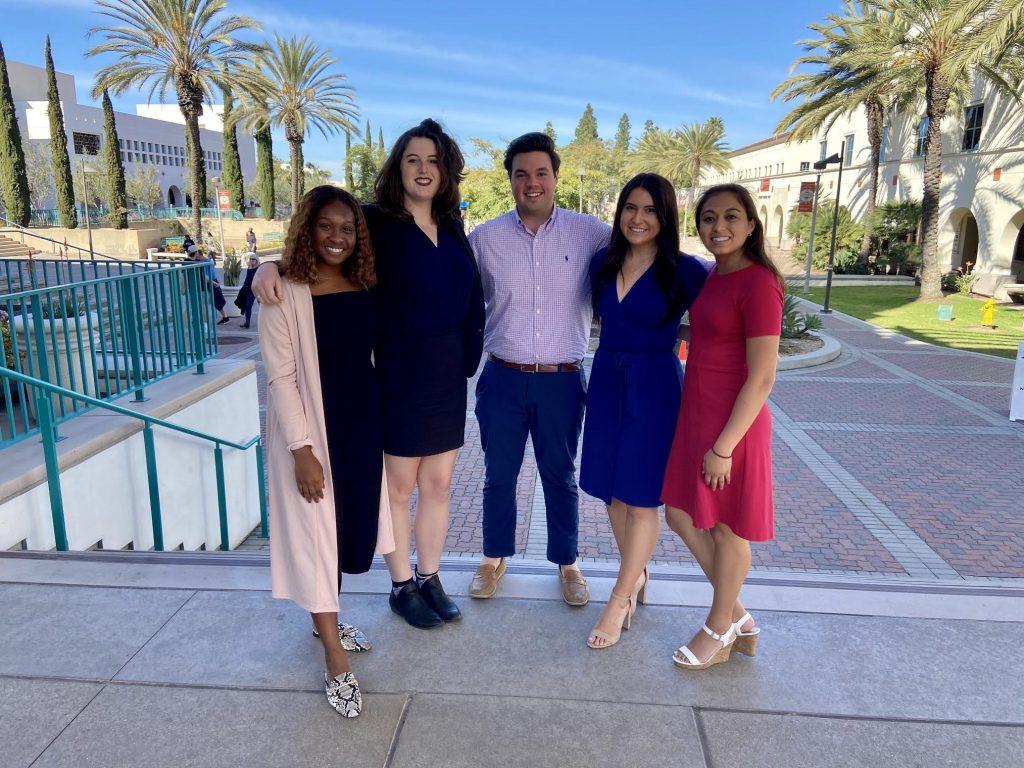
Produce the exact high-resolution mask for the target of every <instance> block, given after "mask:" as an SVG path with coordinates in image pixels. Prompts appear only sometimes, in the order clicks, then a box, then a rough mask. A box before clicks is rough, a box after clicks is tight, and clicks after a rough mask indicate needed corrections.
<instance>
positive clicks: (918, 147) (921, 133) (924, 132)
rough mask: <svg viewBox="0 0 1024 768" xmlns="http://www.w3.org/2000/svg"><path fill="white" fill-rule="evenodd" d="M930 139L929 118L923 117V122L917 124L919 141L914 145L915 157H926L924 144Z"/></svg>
mask: <svg viewBox="0 0 1024 768" xmlns="http://www.w3.org/2000/svg"><path fill="white" fill-rule="evenodd" d="M927 139H928V118H927V117H922V118H921V122H920V123H918V124H917V141H916V142H915V144H914V157H921V156H923V155H924V143H925V141H927Z"/></svg>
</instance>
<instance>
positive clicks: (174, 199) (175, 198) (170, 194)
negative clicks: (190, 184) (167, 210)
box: [167, 185, 182, 208]
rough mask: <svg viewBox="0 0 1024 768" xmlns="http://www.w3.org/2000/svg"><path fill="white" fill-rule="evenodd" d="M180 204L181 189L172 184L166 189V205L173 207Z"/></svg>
mask: <svg viewBox="0 0 1024 768" xmlns="http://www.w3.org/2000/svg"><path fill="white" fill-rule="evenodd" d="M181 204H182V199H181V190H180V189H178V188H177V187H175V186H173V185H172V186H171V187H170V188H169V189H168V190H167V205H169V206H170V207H171V208H174V207H176V206H179V205H181Z"/></svg>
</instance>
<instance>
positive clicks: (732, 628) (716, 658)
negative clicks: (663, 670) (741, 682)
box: [672, 624, 736, 670]
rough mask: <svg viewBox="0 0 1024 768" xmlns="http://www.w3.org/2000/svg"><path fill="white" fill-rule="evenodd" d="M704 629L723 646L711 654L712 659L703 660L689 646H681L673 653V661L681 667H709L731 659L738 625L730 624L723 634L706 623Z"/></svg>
mask: <svg viewBox="0 0 1024 768" xmlns="http://www.w3.org/2000/svg"><path fill="white" fill-rule="evenodd" d="M702 629H703V630H704V632H705V634H707V635H708V636H709V637H710V638H711V639H712V640H717V641H718V642H720V643H721V644H722V647H721V648H719V649H718V650H717V651H715V652H714V653H713V654H711V658H710V659H708V660H707V661H701V660H700V659H698V658H697V656H696V654H694V652H693V651H691V650H690V649H689V648H688V647H687V646H685V645H682V646H680V647H679V650H677V651H676V652H675V653H674V654H672V663H673V664H675V665H676V666H677V667H679V668H680V669H693V670H698V669H707V668H708V667H713V666H714V665H715V664H721V663H722V662H725V661H728V660H729V653H730V652H731V651H732V646H733V643H735V642H736V625H735V624H730V625H729V628H728V629H727V630H725V633H724V634H721V635H720V634H718V633H717V632H715V631H714V630H713V629H711V627H709V626H708V625H707V624H705V625H704V626H703V627H702ZM679 656H682V657H683V658H679Z"/></svg>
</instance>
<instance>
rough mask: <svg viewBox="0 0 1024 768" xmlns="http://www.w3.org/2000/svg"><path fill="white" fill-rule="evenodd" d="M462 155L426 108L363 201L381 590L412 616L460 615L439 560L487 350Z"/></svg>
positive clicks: (418, 622) (421, 620)
mask: <svg viewBox="0 0 1024 768" xmlns="http://www.w3.org/2000/svg"><path fill="white" fill-rule="evenodd" d="M464 167H465V161H464V160H463V156H462V152H461V151H460V150H459V147H458V145H457V144H456V143H455V141H454V140H453V139H452V138H451V137H450V136H448V134H446V133H445V132H444V131H443V130H442V128H441V126H440V125H438V124H437V123H436V122H434V121H433V120H430V119H427V120H424V121H423V122H421V123H420V124H419V125H417V126H416V127H415V128H411V129H410V130H408V131H406V132H405V133H403V134H402V135H401V136H400V137H399V138H398V140H397V141H396V142H395V145H394V147H393V148H392V149H391V153H390V154H389V155H388V158H387V160H385V161H384V165H383V167H382V168H381V171H380V174H379V175H378V177H377V182H376V186H375V193H376V198H377V203H376V205H366V206H363V213H364V214H365V215H366V222H367V225H368V227H369V230H370V238H371V239H372V240H373V250H374V253H375V254H376V257H377V279H378V283H377V290H378V299H379V302H380V308H381V315H382V318H383V327H382V336H381V339H380V341H379V343H378V345H377V354H376V363H377V370H378V372H379V376H380V385H381V408H382V415H383V440H384V466H385V468H386V473H385V474H386V476H387V483H388V494H389V496H390V501H391V516H392V520H393V524H394V534H395V551H394V552H392V553H391V554H389V555H386V556H385V560H386V561H387V564H388V569H389V570H390V571H391V580H392V587H391V594H390V597H389V602H390V605H391V609H392V610H393V611H394V612H395V613H397V614H399V615H400V616H401V617H402V618H404V619H405V620H406V621H407V622H408V623H409V624H411V625H413V626H415V627H420V628H429V627H433V626H437V625H439V624H441V622H442V621H455V620H457V619H459V618H460V616H461V614H460V612H459V608H458V606H456V604H455V602H454V601H452V600H451V599H450V598H449V597H448V595H447V594H446V593H445V591H444V588H443V587H442V585H441V579H440V576H439V575H438V571H439V568H440V562H441V552H442V551H443V550H444V542H445V538H446V536H447V534H448V519H449V503H450V488H451V481H452V471H453V470H454V467H455V457H456V455H457V454H458V449H459V448H461V447H462V444H463V443H464V441H465V429H466V389H467V379H468V378H469V377H471V376H473V374H474V373H475V372H476V369H477V366H478V365H479V363H480V355H481V352H482V350H483V326H484V303H483V289H482V287H481V283H480V273H479V270H478V269H477V265H476V259H474V257H473V250H472V248H471V247H470V245H469V241H468V240H467V239H466V234H465V231H464V230H463V226H462V216H461V213H460V211H459V202H460V197H459V181H460V180H461V178H462V174H463V169H464ZM417 488H418V490H419V494H418V500H417V505H416V525H415V530H414V531H410V528H411V525H410V515H409V501H410V498H411V496H412V493H413V490H414V489H417ZM413 538H415V543H416V559H417V562H416V567H415V570H414V569H413V568H412V567H411V565H410V562H409V552H410V549H411V547H410V543H411V539H413Z"/></svg>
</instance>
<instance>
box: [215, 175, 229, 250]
mask: <svg viewBox="0 0 1024 768" xmlns="http://www.w3.org/2000/svg"><path fill="white" fill-rule="evenodd" d="M230 210H231V195H230V194H228V191H227V190H226V189H218V190H217V223H218V224H219V225H220V257H221V258H222V259H223V258H224V256H225V253H224V213H225V212H226V211H230Z"/></svg>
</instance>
